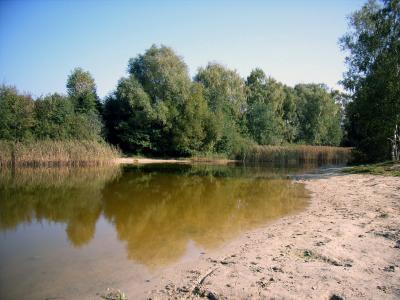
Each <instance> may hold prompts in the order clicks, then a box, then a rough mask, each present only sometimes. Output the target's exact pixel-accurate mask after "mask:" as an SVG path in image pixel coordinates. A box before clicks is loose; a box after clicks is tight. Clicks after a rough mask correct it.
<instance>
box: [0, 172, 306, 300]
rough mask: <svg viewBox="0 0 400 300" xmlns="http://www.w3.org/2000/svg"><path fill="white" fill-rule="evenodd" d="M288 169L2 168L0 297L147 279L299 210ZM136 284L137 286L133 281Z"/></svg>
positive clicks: (65, 292) (52, 294) (73, 295)
mask: <svg viewBox="0 0 400 300" xmlns="http://www.w3.org/2000/svg"><path fill="white" fill-rule="evenodd" d="M287 173H293V170H283V171H282V170H280V171H276V170H273V169H271V168H264V167H257V168H254V167H243V166H210V165H147V166H141V167H138V166H126V167H113V168H101V169H72V170H71V169H69V170H68V169H50V170H49V169H35V170H32V169H30V170H26V169H25V170H17V172H16V173H15V174H11V173H10V172H8V171H4V170H3V171H2V172H0V299H47V298H52V299H53V298H54V299H77V298H79V297H78V295H92V296H93V299H97V298H96V297H98V296H96V292H101V291H103V290H104V289H105V288H107V287H118V286H120V285H123V284H124V283H125V284H126V283H129V284H130V285H132V284H133V285H134V284H138V287H140V284H142V283H143V282H146V280H148V279H149V278H151V276H153V275H154V274H159V273H160V272H162V270H163V268H165V267H167V266H171V265H173V264H174V263H177V262H180V261H183V260H191V259H196V258H198V257H199V256H200V255H201V253H202V252H203V251H209V250H212V249H215V248H217V247H220V246H221V245H223V244H224V243H226V242H227V241H230V240H232V239H233V238H235V237H236V236H238V235H239V234H241V233H243V232H244V231H246V230H250V229H253V228H256V227H257V226H260V225H261V224H264V223H266V222H268V221H271V220H274V219H277V218H279V217H282V216H284V215H287V214H290V213H295V212H297V211H300V210H302V209H303V208H304V207H305V206H306V204H307V197H308V195H307V191H306V190H305V188H304V186H303V185H301V184H294V183H292V182H291V181H290V180H289V179H287V176H286V175H287ZM139 283H140V284H139Z"/></svg>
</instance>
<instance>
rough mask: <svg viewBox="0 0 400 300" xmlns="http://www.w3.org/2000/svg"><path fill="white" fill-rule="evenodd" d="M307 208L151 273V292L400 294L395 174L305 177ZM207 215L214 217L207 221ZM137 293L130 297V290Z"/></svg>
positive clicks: (399, 201) (157, 295) (155, 295)
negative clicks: (198, 256)
mask: <svg viewBox="0 0 400 300" xmlns="http://www.w3.org/2000/svg"><path fill="white" fill-rule="evenodd" d="M305 184H306V186H307V188H308V189H309V190H310V191H311V192H312V200H311V203H310V206H309V207H308V209H307V210H306V211H304V212H302V213H301V214H298V215H294V216H288V217H285V218H283V219H280V220H279V221H277V222H275V223H273V224H269V225H265V226H264V227H263V228H259V229H257V230H255V231H252V232H249V233H246V234H244V235H243V236H242V237H240V238H238V239H237V240H235V241H233V242H231V243H230V244H228V245H226V246H225V247H223V248H222V249H220V250H218V251H217V252H213V253H205V254H204V255H203V257H202V258H201V259H199V260H196V261H193V262H190V263H187V262H186V263H182V264H180V265H178V266H174V267H173V268H171V269H169V270H167V271H166V272H165V273H164V274H163V276H161V277H160V278H152V279H151V281H150V282H148V285H147V290H146V291H144V293H143V294H142V293H141V292H140V293H138V291H137V290H136V291H129V290H127V294H128V295H133V294H135V295H136V296H137V297H143V298H152V299H167V298H168V299H171V298H178V299H181V298H190V299H191V298H200V297H208V298H209V299H216V298H218V299H225V298H227V299H249V298H250V299H259V298H262V299H270V298H274V299H340V298H335V297H334V295H336V296H337V297H341V298H345V299H399V298H400V179H399V178H395V177H379V176H366V175H345V176H334V177H329V178H324V179H312V180H309V181H305ZM210 222H212V220H210ZM135 298H136V297H135Z"/></svg>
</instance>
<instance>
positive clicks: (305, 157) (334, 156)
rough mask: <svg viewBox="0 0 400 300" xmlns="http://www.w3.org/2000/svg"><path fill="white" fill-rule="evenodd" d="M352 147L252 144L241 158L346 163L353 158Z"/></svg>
mask: <svg viewBox="0 0 400 300" xmlns="http://www.w3.org/2000/svg"><path fill="white" fill-rule="evenodd" d="M351 151H352V148H344V147H330V146H310V145H289V146H260V145H257V146H251V147H249V148H247V149H246V150H245V151H244V152H242V154H241V155H240V156H239V158H240V159H241V160H243V161H246V162H255V163H259V162H266V163H280V164H299V163H300V164H308V163H312V164H346V163H347V162H348V161H349V160H350V158H351Z"/></svg>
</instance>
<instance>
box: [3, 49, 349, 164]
mask: <svg viewBox="0 0 400 300" xmlns="http://www.w3.org/2000/svg"><path fill="white" fill-rule="evenodd" d="M66 87H67V95H60V94H57V93H55V94H50V95H47V96H44V97H39V98H37V99H33V97H31V96H29V95H25V94H21V93H19V92H18V91H17V90H16V89H15V88H13V87H9V86H2V87H1V88H0V139H3V140H16V141H23V140H30V139H36V140H41V139H52V140H68V139H78V140H101V139H105V140H106V141H108V142H109V143H111V144H114V145H117V146H118V147H120V148H121V149H122V150H123V151H125V152H127V153H136V154H144V155H166V156H168V155H178V156H189V155H196V154H204V153H220V154H226V155H228V156H232V155H235V154H237V153H239V152H240V151H241V150H242V149H243V148H244V147H246V146H248V145H250V144H260V145H267V144H268V145H282V144H292V143H301V144H312V145H338V144H339V143H340V141H341V138H342V128H341V122H342V119H343V115H342V113H343V111H342V109H341V105H340V99H341V98H342V97H343V95H342V94H341V93H339V92H338V91H333V90H329V89H328V87H327V86H326V85H323V84H298V85H296V86H295V87H294V88H292V87H289V86H286V85H284V84H282V83H280V82H278V81H276V80H274V79H273V78H271V77H267V76H266V74H265V73H264V72H263V71H262V70H261V69H254V70H253V71H252V72H251V74H250V75H249V76H248V77H247V78H246V79H243V78H241V77H240V75H239V74H238V73H237V72H236V71H235V70H230V69H228V68H226V67H225V66H223V65H221V64H217V63H209V64H208V65H207V66H206V67H204V68H200V69H199V70H198V72H197V74H196V75H195V76H194V78H193V79H191V78H190V76H189V72H188V68H187V66H186V64H185V63H184V61H183V59H182V58H181V57H179V56H178V55H177V54H176V53H175V52H174V51H173V50H172V49H171V48H169V47H166V46H156V45H153V46H151V47H150V48H149V49H148V50H147V51H145V53H143V54H140V55H138V56H137V57H135V58H132V59H130V60H129V63H128V76H126V77H123V78H121V79H120V80H119V81H118V84H117V86H116V89H115V91H113V92H112V93H111V94H109V95H108V96H107V97H105V99H103V100H102V101H101V100H100V98H99V97H98V96H97V93H96V85H95V82H94V80H93V77H92V76H91V75H90V73H89V72H87V71H84V70H82V69H80V68H77V69H75V70H73V71H72V73H71V74H70V76H69V77H68V80H67V84H66Z"/></svg>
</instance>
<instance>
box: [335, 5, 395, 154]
mask: <svg viewBox="0 0 400 300" xmlns="http://www.w3.org/2000/svg"><path fill="white" fill-rule="evenodd" d="M399 16H400V1H399V0H385V1H382V2H380V3H377V2H376V1H368V2H367V3H366V4H365V5H364V6H363V7H362V8H361V9H360V10H358V11H356V12H355V13H353V15H352V16H351V18H350V22H349V25H350V31H349V32H347V33H346V34H345V35H344V36H343V37H342V38H341V40H340V42H341V46H342V48H343V50H346V51H347V57H346V62H347V65H348V70H347V72H346V73H345V75H344V79H343V81H342V83H343V85H344V87H345V88H346V89H347V90H348V91H349V92H350V93H351V98H352V101H351V102H350V103H349V104H348V106H347V121H346V130H347V136H348V141H349V143H351V145H353V146H356V147H357V149H358V150H359V151H361V153H363V159H365V160H370V161H377V160H385V159H388V158H390V152H391V149H390V142H389V140H388V139H389V138H391V137H392V135H393V131H394V128H395V125H396V124H399V123H400V83H399V82H400V72H399V70H400V38H399V36H400V17H399Z"/></svg>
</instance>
